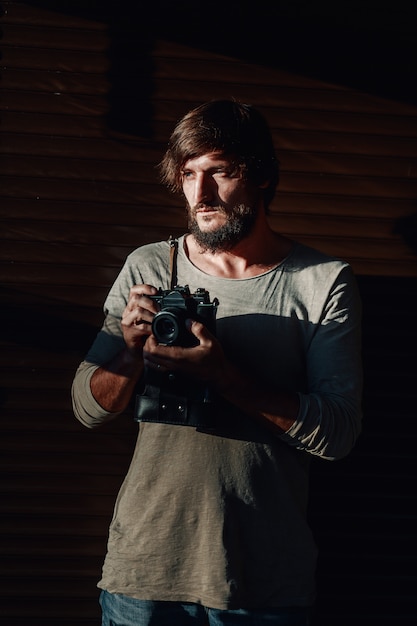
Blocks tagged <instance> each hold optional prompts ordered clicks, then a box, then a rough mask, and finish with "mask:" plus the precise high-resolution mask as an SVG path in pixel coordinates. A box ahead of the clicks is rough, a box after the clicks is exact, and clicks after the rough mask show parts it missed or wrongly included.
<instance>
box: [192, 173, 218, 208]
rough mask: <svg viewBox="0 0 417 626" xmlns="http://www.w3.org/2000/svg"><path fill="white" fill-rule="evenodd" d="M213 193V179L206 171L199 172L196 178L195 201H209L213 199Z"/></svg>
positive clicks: (196, 202) (197, 202)
mask: <svg viewBox="0 0 417 626" xmlns="http://www.w3.org/2000/svg"><path fill="white" fill-rule="evenodd" d="M213 194H214V189H213V179H212V178H211V177H210V176H208V175H207V174H205V173H204V172H201V173H199V174H198V176H196V179H195V186H194V203H195V204H199V203H201V202H208V201H210V200H212V198H213Z"/></svg>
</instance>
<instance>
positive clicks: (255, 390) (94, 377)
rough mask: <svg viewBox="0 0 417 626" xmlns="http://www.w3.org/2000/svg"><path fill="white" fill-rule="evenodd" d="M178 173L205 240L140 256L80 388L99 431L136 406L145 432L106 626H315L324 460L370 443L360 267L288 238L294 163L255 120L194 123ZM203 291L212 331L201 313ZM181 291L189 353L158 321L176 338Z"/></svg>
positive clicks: (251, 116) (117, 547) (128, 269)
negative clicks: (286, 181)
mask: <svg viewBox="0 0 417 626" xmlns="http://www.w3.org/2000/svg"><path fill="white" fill-rule="evenodd" d="M161 171H162V178H163V181H164V183H165V184H167V185H168V187H169V188H170V189H171V190H173V191H175V192H178V191H179V192H181V193H183V195H184V197H185V200H186V205H187V212H188V222H189V223H188V226H189V229H188V233H187V234H186V235H184V236H182V237H180V238H179V241H178V249H177V255H175V254H174V257H175V256H176V258H174V261H173V262H172V263H170V261H169V257H170V242H159V243H155V244H150V245H146V246H143V247H141V248H139V249H137V250H136V251H135V252H133V253H132V254H131V255H130V256H129V257H128V259H127V261H126V264H125V266H124V268H123V269H122V271H121V273H120V275H119V277H118V278H117V280H116V282H115V284H114V285H113V287H112V289H111V291H110V293H109V295H108V298H107V300H106V303H105V314H106V316H105V322H104V326H103V329H102V331H101V332H100V333H99V335H98V337H97V339H96V341H95V343H94V345H93V346H92V348H91V349H90V352H89V353H88V355H87V356H86V358H85V361H84V362H83V363H82V364H81V365H80V367H79V369H78V371H77V374H76V376H75V379H74V383H73V403H74V411H75V415H76V416H77V418H78V419H79V420H80V421H81V422H82V423H84V424H85V425H86V426H88V427H94V426H98V425H99V424H101V423H103V422H105V421H106V420H109V419H113V418H114V417H116V416H117V415H118V414H120V413H121V412H123V411H125V410H126V409H127V408H128V407H129V406H130V404H131V403H132V402H136V404H135V409H134V415H135V418H136V419H137V420H138V421H139V422H140V425H139V436H138V441H137V444H136V449H135V452H134V456H133V459H132V462H131V466H130V469H129V471H128V474H127V476H126V479H125V481H124V483H123V485H122V487H121V489H120V493H119V496H118V499H117V502H116V506H115V511H114V517H113V520H112V523H111V527H110V534H109V542H108V551H107V556H106V559H105V563H104V567H103V575H102V579H101V581H100V583H99V587H100V588H101V589H102V590H103V591H102V594H101V604H102V611H103V622H102V623H103V626H110V625H114V626H122V625H123V626H133V625H140V626H145V625H148V624H157V625H158V626H164V625H167V626H168V625H170V626H171V625H172V624H180V625H181V626H182V625H186V624H210V625H211V626H220V625H222V624H231V625H235V624H236V625H240V624H242V625H243V624H245V625H246V624H247V625H249V624H259V625H264V624H265V625H266V624H279V625H281V626H283V625H285V626H289V625H291V626H295V625H297V626H301V625H303V626H304V625H306V624H308V623H309V622H308V619H309V618H308V615H309V608H310V607H311V606H312V604H313V602H314V596H315V589H314V576H315V564H316V547H315V545H314V541H313V539H312V536H311V533H310V530H309V528H308V526H307V524H306V520H305V514H306V506H307V490H308V467H309V459H311V456H312V455H316V456H319V457H322V458H324V459H337V458H340V457H343V456H345V455H346V454H348V453H349V451H350V450H351V448H352V447H353V445H354V443H355V441H356V439H357V437H358V434H359V432H360V419H361V410H360V405H361V364H360V304H359V300H358V294H357V290H356V286H355V281H354V278H353V276H352V272H351V269H350V267H349V266H348V265H347V264H346V263H344V262H343V261H341V260H338V259H333V258H329V257H328V256H325V255H324V254H322V253H320V252H317V251H315V250H313V249H311V248H308V247H305V246H303V245H299V244H297V243H295V242H293V241H290V240H289V239H287V238H285V237H283V236H282V235H280V234H278V233H276V232H274V231H273V230H271V228H270V226H269V224H268V221H267V209H268V206H269V204H270V202H271V200H272V198H273V195H274V192H275V188H276V185H277V181H278V165H277V160H276V158H275V153H274V147H273V142H272V139H271V134H270V131H269V129H268V126H267V124H266V122H265V120H264V118H263V117H262V116H261V115H260V114H259V112H257V111H256V110H255V109H253V108H252V107H251V106H249V105H245V104H240V103H238V102H235V101H227V100H226V101H213V102H209V103H207V104H203V105H201V106H200V107H197V108H196V109H194V110H192V111H190V112H189V113H188V114H187V115H185V116H184V118H183V119H182V120H180V122H179V123H178V124H177V126H176V128H175V130H174V132H173V134H172V136H171V139H170V142H169V146H168V149H167V152H166V154H165V157H164V159H163V161H162V164H161ZM173 250H174V252H175V250H176V249H175V247H174V248H173ZM172 272H174V278H172V276H171V274H172ZM172 281H174V283H172ZM173 285H174V286H175V285H178V289H177V290H175V289H173V290H172V286H173ZM185 286H188V287H189V291H190V294H191V295H190V296H187V295H183V292H182V290H181V289H180V287H184V288H185ZM159 289H162V291H158V290H159ZM170 289H171V291H170ZM199 289H200V290H202V291H203V292H205V293H207V294H208V304H207V305H206V308H205V309H204V311H206V310H208V312H209V316H208V317H207V323H205V318H204V317H201V316H199V315H198V311H197V313H196V314H195V315H194V309H193V308H190V309H189V308H188V304H187V303H188V302H189V301H190V302H192V303H194V302H197V301H199V295H198V294H200V293H201V291H198V290H199ZM172 293H174V294H176V295H177V294H178V293H180V300H181V299H182V300H183V302H184V303H185V309H186V310H185V317H186V318H187V319H186V320H185V321H184V322H183V323H184V328H183V329H182V330H183V337H185V336H188V338H189V339H190V341H183V342H179V345H178V343H177V342H175V341H174V342H173V345H166V344H169V343H170V342H169V341H161V337H160V336H158V338H157V337H156V336H155V333H156V328H157V326H156V325H155V321H156V319H157V318H156V317H155V316H156V314H158V315H159V316H160V315H161V314H162V315H168V318H169V319H168V320H164V323H165V325H164V326H163V330H162V333H164V332H165V331H166V332H167V335H168V336H169V337H170V336H171V332H172V324H171V321H172V320H171V318H170V316H171V313H172V312H171V310H169V307H168V306H166V305H167V302H166V301H165V299H164V298H166V296H167V295H169V294H172ZM168 300H169V298H168ZM217 303H218V304H217ZM160 309H161V310H160ZM176 311H177V313H178V318H177V319H176ZM176 311H175V310H174V326H175V323H176V324H177V326H178V327H179V326H181V324H182V321H181V316H180V309H177V310H176ZM193 318H197V319H193ZM214 319H215V324H213V320H214ZM152 322H154V323H153V324H152ZM203 322H204V323H203ZM184 333H185V334H184ZM171 405H172V406H174V410H173V412H172V411H171V408H172V406H171ZM170 407H171V408H170ZM167 410H168V417H166V415H167V413H166V411H167ZM175 411H177V413H175ZM179 414H181V415H180V416H179ZM181 420H184V421H181Z"/></svg>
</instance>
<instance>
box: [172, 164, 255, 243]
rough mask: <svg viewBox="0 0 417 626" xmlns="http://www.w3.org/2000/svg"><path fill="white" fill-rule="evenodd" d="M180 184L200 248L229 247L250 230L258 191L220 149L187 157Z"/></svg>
mask: <svg viewBox="0 0 417 626" xmlns="http://www.w3.org/2000/svg"><path fill="white" fill-rule="evenodd" d="M181 175H182V188H183V192H184V195H185V198H186V201H187V207H188V226H189V230H190V233H191V234H192V235H193V236H194V238H195V240H196V241H197V243H198V244H199V245H200V247H201V248H202V249H203V250H210V251H211V252H216V251H219V250H229V249H231V248H232V247H233V246H234V245H236V244H237V243H239V242H240V241H241V240H242V239H243V238H244V237H246V236H247V235H248V234H249V233H250V231H251V230H252V227H253V224H254V222H255V220H256V216H257V213H258V209H259V206H260V203H261V197H262V196H261V191H260V189H258V188H254V186H253V185H251V184H250V183H248V182H247V181H246V180H245V179H244V178H242V175H241V173H240V171H239V170H238V169H237V168H236V166H235V165H234V164H233V163H232V161H231V160H230V159H228V158H226V157H225V156H224V155H223V154H222V153H220V152H211V153H209V154H204V155H202V156H200V157H197V158H195V159H190V160H188V161H187V162H186V163H185V164H184V167H183V168H182V172H181Z"/></svg>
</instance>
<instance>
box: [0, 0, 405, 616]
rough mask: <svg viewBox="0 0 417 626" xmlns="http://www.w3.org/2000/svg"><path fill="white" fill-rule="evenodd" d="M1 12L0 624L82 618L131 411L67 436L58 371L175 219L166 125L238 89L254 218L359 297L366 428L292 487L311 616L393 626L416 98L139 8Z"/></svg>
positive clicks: (129, 438)
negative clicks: (218, 42)
mask: <svg viewBox="0 0 417 626" xmlns="http://www.w3.org/2000/svg"><path fill="white" fill-rule="evenodd" d="M162 4H163V3H161V2H159V3H155V5H156V6H157V7H161V5H162ZM2 6H3V10H4V13H3V16H2V18H1V27H2V33H3V36H2V40H1V48H2V63H1V67H2V82H1V90H2V91H1V105H0V106H1V124H2V126H1V148H0V150H1V169H0V214H1V230H0V237H1V247H0V273H1V274H0V275H1V287H0V306H1V326H0V328H1V337H0V345H1V352H0V376H1V383H0V384H1V396H0V399H1V428H2V435H1V440H0V446H1V456H0V466H1V470H2V471H1V477H0V492H1V496H2V497H1V500H0V501H1V505H0V506H1V516H0V526H1V531H2V532H1V536H0V543H1V570H0V589H1V591H0V595H1V599H0V620H3V621H2V623H4V624H5V625H7V626H11V625H14V626H23V624H24V625H25V626H32V625H33V626H37V625H38V624H39V625H40V624H42V625H43V626H44V625H47V624H50V625H51V626H65V625H67V626H75V625H77V626H87V625H88V626H90V625H91V626H93V624H96V625H98V624H99V611H98V608H97V603H96V602H97V592H96V589H95V585H96V581H97V579H98V577H99V574H100V567H101V562H102V558H103V554H104V551H105V543H106V535H107V527H108V523H109V520H110V516H111V513H112V506H113V502H114V497H115V494H116V493H117V489H118V486H119V484H120V482H121V480H122V477H123V475H124V472H125V470H126V467H127V465H128V462H129V455H130V451H131V449H132V446H133V442H134V437H135V432H136V431H135V426H134V424H133V423H132V420H131V418H130V416H126V417H125V418H121V419H120V420H119V421H118V422H116V423H114V424H110V425H108V426H106V427H105V428H103V429H101V430H100V431H98V432H89V431H87V430H85V429H83V428H82V427H81V426H80V425H79V424H78V423H77V422H76V421H75V419H74V418H73V416H72V412H71V406H70V398H69V390H70V385H71V380H72V377H73V374H74V370H75V368H76V366H77V364H78V362H79V361H80V360H81V358H82V357H83V355H84V353H85V351H86V349H87V348H88V346H89V345H90V342H91V341H92V339H93V337H94V335H95V333H96V331H97V328H98V327H99V325H100V322H101V306H102V302H103V299H104V297H105V295H106V292H107V290H108V288H109V287H110V285H111V283H112V281H113V280H114V278H115V276H116V275H117V273H118V270H119V268H120V266H121V264H122V263H123V260H124V258H125V256H126V255H127V253H129V252H130V251H131V250H132V249H134V248H135V247H137V246H138V245H140V244H142V243H145V242H148V241H153V240H156V239H160V238H166V237H168V236H169V235H170V234H174V235H175V234H179V233H180V232H182V231H183V229H184V227H185V220H184V216H185V213H184V210H183V207H182V202H181V199H179V198H174V197H171V196H170V195H169V194H168V193H167V192H166V191H165V190H164V189H163V188H161V186H160V185H159V182H158V179H157V173H156V169H155V165H156V164H157V163H158V161H159V159H160V158H161V156H162V154H163V151H164V148H165V145H166V141H167V138H168V136H169V133H170V131H171V130H172V128H173V125H174V123H175V121H176V120H177V119H178V118H179V117H180V116H181V115H182V114H183V113H185V112H186V111H187V110H188V109H189V108H191V107H192V106H194V105H196V104H199V103H200V102H202V101H205V100H208V99H211V98H216V97H236V98H238V99H242V100H244V101H247V102H251V103H252V104H254V105H256V106H258V108H259V109H260V110H262V112H263V113H264V114H265V116H266V117H267V119H268V120H269V122H270V124H271V127H272V129H273V133H274V138H275V141H276V147H277V151H278V154H279V158H280V161H281V166H282V175H281V183H280V188H279V192H278V194H277V197H276V200H275V202H274V204H273V207H272V215H271V222H272V225H273V227H274V228H276V229H277V230H280V231H281V232H284V233H286V234H288V235H290V236H292V237H294V238H296V239H298V240H300V241H303V242H305V243H308V244H311V245H313V246H315V247H318V248H320V249H322V250H324V251H326V252H329V253H332V254H337V255H339V256H342V257H344V258H346V259H347V260H348V261H350V262H351V263H352V266H353V267H354V269H355V271H356V273H357V275H358V281H359V285H360V288H361V291H362V294H363V301H364V331H365V332H364V360H365V366H366V371H365V374H366V389H365V398H364V405H365V422H364V424H365V428H364V434H363V436H362V438H361V440H360V443H359V444H358V447H357V449H356V450H355V452H354V453H353V454H352V455H351V457H349V458H348V459H346V460H344V461H341V462H339V463H336V464H317V465H315V468H314V472H313V479H312V501H311V522H312V525H313V528H314V531H315V533H316V535H317V539H318V542H319V546H320V547H321V553H322V556H321V560H320V568H319V590H320V596H319V602H318V608H317V616H316V620H317V625H318V626H326V625H327V624H328V625H329V626H330V625H331V626H333V625H334V624H335V623H337V624H338V626H343V624H345V623H346V625H347V624H349V625H350V624H351V623H352V622H353V621H354V623H355V624H364V625H365V624H366V625H367V626H368V625H369V624H373V623H375V624H377V623H378V624H384V625H385V626H388V624H395V626H398V625H399V624H408V623H411V621H412V620H415V617H416V611H415V608H414V596H415V583H416V577H415V573H414V572H413V571H412V569H411V567H410V566H411V563H412V559H413V558H414V559H415V556H416V555H415V551H414V552H413V551H412V549H411V547H410V546H411V545H412V539H413V537H415V530H414V526H415V513H414V512H413V511H414V508H413V502H414V503H415V489H414V482H415V434H416V427H415V406H416V391H415V388H416V385H415V379H416V368H415V352H416V341H415V339H416V330H415V312H414V308H413V306H412V299H413V294H415V292H416V284H417V263H416V249H415V242H416V239H415V223H416V221H415V214H416V197H417V181H416V172H417V104H416V103H415V102H413V101H412V100H410V99H409V98H408V99H405V98H398V99H396V98H395V97H394V96H393V95H392V94H390V97H388V96H387V95H386V94H384V95H381V94H380V93H376V90H373V91H372V93H371V92H369V91H366V90H365V89H359V88H358V87H357V86H356V87H355V86H352V85H351V84H347V83H342V82H335V81H329V80H323V78H318V77H314V76H312V74H311V72H309V76H307V75H305V74H303V73H302V72H300V71H297V72H295V71H289V69H288V64H287V66H285V64H282V66H280V65H279V64H278V63H275V64H273V63H263V62H260V60H259V59H256V62H254V61H253V60H252V61H251V60H250V59H247V58H245V55H243V54H238V53H237V52H238V51H236V54H232V51H230V50H228V54H225V53H224V51H222V53H219V52H218V51H215V50H214V49H213V45H212V48H211V49H210V48H209V47H208V46H206V47H203V45H201V46H199V45H197V43H196V40H198V37H196V35H195V34H194V39H195V40H193V41H192V43H190V42H187V41H185V40H182V41H179V40H178V37H177V38H174V37H169V36H168V35H169V32H170V29H169V28H166V29H165V30H163V29H161V31H159V30H158V29H157V28H156V27H155V21H152V23H151V26H152V27H149V23H148V22H147V20H146V19H145V17H144V15H143V12H142V11H141V10H138V7H136V9H135V10H134V11H133V12H129V11H128V12H127V13H125V14H124V15H123V13H122V14H120V12H116V11H115V9H116V4H115V3H111V2H104V3H98V2H90V3H89V2H87V3H83V2H75V1H74V2H71V1H68V2H57V1H56V2H53V1H50V2H46V1H45V2H27V3H24V2H14V1H3V2H2ZM117 6H119V7H120V8H122V9H123V8H126V4H125V3H122V4H121V5H120V4H119V5H117ZM139 8H140V7H139ZM112 10H114V11H112ZM155 13H156V11H155V10H154V19H155ZM133 18H134V19H133ZM162 35H163V36H162ZM213 37H214V39H215V36H214V33H213ZM191 40H192V39H191V37H190V41H191ZM246 57H247V55H246ZM284 66H285V69H282V67H284ZM413 623H414V622H413Z"/></svg>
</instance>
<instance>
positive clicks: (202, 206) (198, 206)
mask: <svg viewBox="0 0 417 626" xmlns="http://www.w3.org/2000/svg"><path fill="white" fill-rule="evenodd" d="M187 208H188V209H189V210H191V212H192V213H196V212H197V211H200V210H203V211H204V209H216V210H217V211H219V212H221V213H224V212H225V210H226V209H225V207H224V206H223V205H222V204H219V203H218V202H198V203H197V204H194V205H193V206H192V207H190V205H188V207H187Z"/></svg>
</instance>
